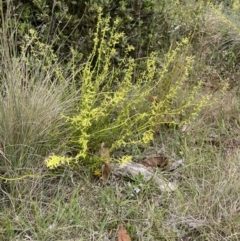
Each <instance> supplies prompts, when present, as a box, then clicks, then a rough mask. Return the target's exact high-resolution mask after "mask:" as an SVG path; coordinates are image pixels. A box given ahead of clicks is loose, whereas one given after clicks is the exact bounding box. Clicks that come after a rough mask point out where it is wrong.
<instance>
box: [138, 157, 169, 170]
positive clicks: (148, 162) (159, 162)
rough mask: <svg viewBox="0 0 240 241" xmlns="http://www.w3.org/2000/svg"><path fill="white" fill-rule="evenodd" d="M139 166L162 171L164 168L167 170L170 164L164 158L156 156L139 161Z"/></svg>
mask: <svg viewBox="0 0 240 241" xmlns="http://www.w3.org/2000/svg"><path fill="white" fill-rule="evenodd" d="M141 164H142V165H144V166H146V167H154V168H156V167H160V168H162V169H163V170H164V169H166V168H169V166H170V165H171V162H170V161H169V160H168V159H167V158H166V157H162V156H157V157H149V158H146V159H144V160H142V161H141Z"/></svg>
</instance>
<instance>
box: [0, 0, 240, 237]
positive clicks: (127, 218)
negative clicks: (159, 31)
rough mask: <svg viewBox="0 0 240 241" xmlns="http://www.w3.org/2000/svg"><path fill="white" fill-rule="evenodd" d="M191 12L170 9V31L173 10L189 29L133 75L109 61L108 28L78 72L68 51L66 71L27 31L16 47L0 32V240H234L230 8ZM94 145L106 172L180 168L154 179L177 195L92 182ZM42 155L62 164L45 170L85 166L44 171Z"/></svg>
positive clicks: (236, 123) (113, 40)
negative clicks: (121, 234)
mask: <svg viewBox="0 0 240 241" xmlns="http://www.w3.org/2000/svg"><path fill="white" fill-rule="evenodd" d="M190 2H191V3H193V2H194V1H189V4H190ZM200 2H201V3H200V5H199V8H194V6H195V5H196V4H195V5H191V4H190V5H189V6H188V4H186V5H184V7H182V8H181V5H180V4H179V3H178V4H179V15H171V16H172V17H171V18H169V21H173V22H172V26H174V24H175V23H176V22H178V21H177V20H178V18H179V19H181V16H182V10H183V9H193V8H194V9H195V12H194V13H195V15H194V16H193V17H191V16H192V15H191V14H190V12H191V11H187V14H188V15H187V16H184V18H182V21H183V22H184V21H185V20H186V19H187V20H189V19H192V21H191V22H189V24H188V25H185V24H182V25H181V34H179V38H180V39H176V36H174V35H173V36H172V41H173V43H172V47H171V48H170V49H169V51H167V53H166V54H165V55H164V56H162V55H163V54H162V53H163V52H162V51H160V50H159V52H156V53H154V54H152V55H151V56H149V58H147V59H146V64H145V65H144V66H145V67H144V66H141V68H138V65H137V63H138V62H137V60H134V59H132V58H129V55H128V53H129V52H128V51H131V47H130V46H129V49H128V50H127V51H126V56H125V58H124V59H122V60H120V62H118V64H116V63H113V62H112V59H114V56H115V53H116V52H115V51H116V48H115V47H116V46H117V44H119V43H120V39H121V38H123V37H124V35H123V34H122V33H118V31H117V28H116V29H114V28H113V29H111V30H109V28H108V25H107V23H108V21H109V20H108V19H102V20H101V21H102V22H101V21H100V22H99V25H98V32H97V34H96V35H95V37H96V39H95V47H94V49H93V52H92V54H90V55H89V56H88V57H89V58H88V60H87V61H86V63H85V64H81V65H80V64H78V63H77V62H76V61H75V60H76V58H75V57H76V54H77V53H75V52H74V50H73V49H72V52H71V53H70V55H71V58H70V60H69V59H68V61H69V62H67V63H66V61H65V60H62V59H59V58H58V54H57V52H55V51H53V49H54V48H53V46H51V45H48V44H46V43H42V42H41V41H40V39H39V38H38V34H37V32H36V31H33V30H30V31H29V32H28V33H27V35H26V36H25V39H24V41H25V44H22V45H20V46H16V42H15V39H14V38H9V36H14V33H15V31H14V29H15V28H12V25H10V23H9V22H8V21H6V22H4V24H5V25H3V26H4V28H3V30H4V31H2V32H1V35H2V36H1V37H2V38H1V39H2V42H1V43H0V44H1V50H0V51H1V56H2V64H1V66H0V67H1V72H0V85H1V95H0V148H1V149H0V162H1V170H0V175H1V176H0V203H1V205H0V240H6V241H7V240H16V241H17V240H26V241H27V240H32V241H33V240H34V241H37V240H53V241H56V240H59V241H60V240H62V241H63V240H68V241H70V240H78V241H80V240H93V241H96V240H99V241H100V240H101V241H102V240H104V241H105V240H106V241H107V240H115V239H116V235H117V226H118V224H119V223H124V226H125V227H126V229H127V231H128V233H129V235H130V236H131V239H132V240H144V241H153V240H166V241H181V240H197V241H203V240H211V241H215V240H216V241H218V240H224V241H235V240H236V241H237V240H240V232H239V230H240V225H239V223H240V218H239V217H240V202H239V200H240V195H239V188H240V184H239V183H240V165H239V163H240V149H239V146H240V119H239V112H240V97H239V96H240V95H239V93H240V92H239V90H240V89H239V83H238V81H237V76H239V66H238V57H239V56H238V54H239V53H238V37H239V32H240V30H239V27H238V25H239V24H240V22H239V20H238V18H237V16H236V9H237V8H238V5H237V2H236V1H232V2H231V4H230V5H228V6H224V5H212V4H209V3H208V4H205V3H204V2H203V1H200ZM169 4H170V3H169ZM172 4H173V6H175V4H176V3H172ZM156 12H157V11H156ZM196 14H198V16H196ZM173 16H175V17H174V18H173ZM184 19H185V20H184ZM200 20H201V21H203V22H202V23H203V24H202V25H199V21H200ZM179 21H180V20H179ZM195 21H196V22H195ZM7 23H8V24H7ZM184 26H185V27H186V28H185V29H183V28H184ZM234 26H235V27H234ZM182 30H183V31H182ZM9 33H12V34H10V35H9ZM100 36H101V38H100ZM181 37H182V38H181ZM6 39H9V41H5V40H6ZM196 46H197V47H196ZM230 56H231V58H230ZM86 59H87V58H86ZM64 61H65V62H64ZM144 68H145V69H144ZM120 80H121V81H120ZM102 142H105V143H106V145H107V146H108V147H110V146H112V148H110V151H111V155H112V156H114V157H115V158H116V159H117V161H120V159H121V157H124V156H125V157H126V156H131V157H132V158H133V159H134V158H135V157H136V156H138V158H141V157H146V156H154V155H164V156H167V157H168V158H169V159H171V160H172V161H174V160H177V159H178V158H184V160H185V162H184V165H183V166H182V167H180V168H179V169H176V170H174V171H173V172H171V173H164V172H160V171H157V172H158V175H162V176H163V177H164V178H166V179H167V180H170V181H174V182H176V184H177V189H176V190H175V191H174V192H161V191H160V190H158V189H157V188H156V185H155V184H154V182H153V181H152V180H150V181H148V182H145V181H144V180H143V178H142V177H141V175H139V176H138V177H135V178H133V180H123V179H121V178H119V177H116V176H114V175H112V176H111V177H110V178H109V180H108V181H107V182H102V180H101V179H98V178H96V177H93V175H92V169H91V170H90V171H89V168H88V167H86V164H89V165H93V164H94V165H95V164H96V165H95V166H94V165H93V166H94V168H96V167H97V166H99V165H100V164H101V161H102V160H101V158H100V157H99V155H98V154H96V153H97V152H98V151H99V146H100V143H102ZM53 153H56V154H58V156H62V157H63V159H60V163H57V166H58V165H59V164H66V162H68V161H66V160H69V162H71V161H74V162H73V163H72V164H75V162H76V161H77V162H78V164H79V163H82V162H83V161H85V162H84V164H85V166H84V165H76V167H77V168H69V167H66V168H65V167H64V165H60V166H61V169H57V170H53V171H51V170H47V167H46V162H44V160H45V159H46V157H47V156H48V155H49V154H53ZM119 153H120V154H119ZM52 156H53V155H52ZM119 156H120V157H119ZM66 158H69V159H66ZM112 161H113V160H112ZM61 162H62V163H61ZM72 166H74V165H72ZM72 166H71V167H72Z"/></svg>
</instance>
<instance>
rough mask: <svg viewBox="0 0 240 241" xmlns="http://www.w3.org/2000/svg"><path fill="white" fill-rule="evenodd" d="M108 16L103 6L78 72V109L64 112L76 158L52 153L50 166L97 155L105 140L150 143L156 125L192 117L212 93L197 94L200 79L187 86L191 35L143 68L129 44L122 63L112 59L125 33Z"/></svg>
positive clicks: (120, 145) (117, 143)
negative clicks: (104, 16)
mask: <svg viewBox="0 0 240 241" xmlns="http://www.w3.org/2000/svg"><path fill="white" fill-rule="evenodd" d="M109 21H110V19H102V17H101V11H99V21H98V25H97V30H96V34H95V38H94V47H93V51H92V54H91V55H90V56H89V58H88V60H87V61H86V63H85V65H84V66H83V67H82V69H81V70H80V74H79V76H78V78H79V80H80V81H81V100H80V102H79V104H78V109H77V114H76V115H73V116H67V117H64V118H66V121H67V123H68V124H69V126H70V127H71V130H72V133H71V138H70V142H69V143H68V144H69V145H70V146H74V147H75V150H77V155H76V156H75V157H74V158H72V159H71V158H70V159H69V158H66V159H64V157H59V158H57V157H56V156H50V157H49V159H47V160H46V164H47V166H48V167H49V168H54V167H57V166H59V165H62V164H69V163H71V162H73V161H76V162H82V161H84V162H85V163H86V162H87V161H88V159H89V160H90V159H91V158H90V156H92V155H96V153H97V152H98V151H99V146H100V143H102V142H105V143H106V146H108V147H110V151H111V152H113V151H114V150H117V149H118V148H126V147H127V146H134V145H136V146H139V145H147V144H149V143H150V142H151V141H152V140H153V138H154V134H155V132H156V129H157V126H158V125H161V124H163V123H166V122H169V123H172V124H174V125H183V124H186V123H189V122H190V121H192V120H194V118H196V117H197V115H198V114H199V112H200V111H201V110H202V108H204V106H205V105H206V104H207V102H208V100H209V98H210V96H208V95H206V96H205V97H202V98H200V99H195V96H196V95H197V94H198V93H197V92H198V91H199V90H200V88H201V82H199V84H198V85H197V86H196V87H194V88H193V89H190V90H188V91H187V92H186V91H185V90H186V81H187V80H188V78H189V75H190V72H191V68H192V66H193V63H194V58H193V57H192V56H189V45H190V44H189V39H188V38H185V39H183V40H182V41H181V42H180V43H179V44H178V45H177V47H176V48H175V49H173V50H171V51H169V53H168V54H167V55H166V57H165V62H164V63H161V64H159V56H158V55H157V54H156V53H152V54H151V55H150V56H149V57H148V58H146V65H145V66H146V67H145V70H143V71H140V72H139V71H138V69H137V68H136V61H135V60H134V59H133V58H131V57H129V52H130V51H131V49H132V48H133V47H132V46H128V47H127V48H126V53H125V56H124V57H123V58H122V59H120V60H119V62H118V64H113V60H114V59H115V57H116V56H117V55H118V52H117V45H119V44H121V41H122V40H123V39H124V33H123V32H118V30H117V26H118V20H116V21H115V25H114V27H113V28H111V29H110V28H109V24H108V23H109ZM160 65H161V67H160ZM137 71H138V72H137ZM136 72H137V73H136ZM136 76H137V77H136ZM184 91H185V92H184ZM183 93H184V96H183ZM180 117H181V118H180ZM91 160H92V159H91ZM130 160H132V157H131V156H129V155H127V156H123V157H122V158H121V160H120V162H121V163H125V162H127V161H130ZM96 170H97V169H96ZM95 174H96V175H97V174H99V173H95Z"/></svg>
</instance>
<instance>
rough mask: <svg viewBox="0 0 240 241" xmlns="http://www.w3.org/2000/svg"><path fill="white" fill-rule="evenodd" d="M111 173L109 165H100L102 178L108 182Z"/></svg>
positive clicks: (105, 163)
mask: <svg viewBox="0 0 240 241" xmlns="http://www.w3.org/2000/svg"><path fill="white" fill-rule="evenodd" d="M111 172H112V166H111V164H110V163H107V162H104V163H103V165H102V178H103V179H104V180H108V178H109V177H110V174H111Z"/></svg>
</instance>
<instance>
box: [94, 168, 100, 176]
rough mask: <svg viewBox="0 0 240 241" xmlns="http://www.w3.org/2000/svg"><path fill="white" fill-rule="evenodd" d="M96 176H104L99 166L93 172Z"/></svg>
mask: <svg viewBox="0 0 240 241" xmlns="http://www.w3.org/2000/svg"><path fill="white" fill-rule="evenodd" d="M93 175H94V176H97V177H101V176H102V171H101V170H100V169H99V168H98V169H96V170H95V171H94V172H93Z"/></svg>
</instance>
